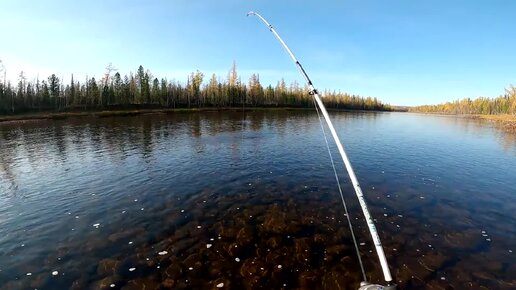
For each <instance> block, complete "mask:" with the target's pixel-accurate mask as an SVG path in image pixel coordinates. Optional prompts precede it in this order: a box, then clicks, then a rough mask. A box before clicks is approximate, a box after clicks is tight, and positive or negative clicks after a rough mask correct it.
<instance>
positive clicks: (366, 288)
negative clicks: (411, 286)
mask: <svg viewBox="0 0 516 290" xmlns="http://www.w3.org/2000/svg"><path fill="white" fill-rule="evenodd" d="M247 16H256V17H258V18H259V19H260V20H261V21H262V22H263V23H264V24H265V25H266V26H267V28H268V29H269V30H270V31H271V32H272V34H274V36H275V37H276V39H277V40H278V41H279V42H280V43H281V45H282V46H283V48H285V50H286V51H287V53H288V54H289V55H290V58H292V61H294V63H295V65H296V67H297V68H298V70H299V72H300V73H301V75H302V76H303V77H304V79H305V81H306V83H307V84H308V88H309V91H308V93H309V94H310V95H312V96H313V97H314V99H315V102H316V103H317V106H318V107H319V109H320V110H321V113H322V115H323V116H324V120H325V121H326V124H327V125H328V127H329V129H330V132H331V135H332V137H333V140H334V141H335V144H336V145H337V148H338V150H339V153H340V156H341V157H342V161H344V165H345V167H346V170H347V172H348V175H349V178H350V180H351V183H352V184H353V188H354V189H355V193H356V196H357V198H358V202H359V203H360V207H361V208H362V212H363V214H364V218H365V220H366V222H367V227H368V228H369V233H370V234H371V237H372V239H373V242H374V246H375V248H376V253H377V255H378V259H379V260H380V265H381V267H382V271H383V276H384V279H385V282H387V285H386V286H381V285H373V284H369V283H368V282H367V281H363V282H362V283H360V288H359V290H375V289H385V290H394V289H396V284H394V282H393V281H392V276H391V271H390V270H389V265H388V264H387V258H386V257H385V253H384V251H383V247H382V242H381V241H380V236H378V231H377V230H376V226H375V224H374V221H373V218H372V217H371V214H370V213H369V209H368V207H367V204H366V201H365V198H364V194H363V193H362V189H361V188H360V184H359V183H358V179H357V177H356V175H355V171H354V170H353V167H352V166H351V162H350V161H349V158H348V156H347V154H346V152H345V151H344V147H343V146H342V143H341V142H340V139H339V137H338V135H337V132H336V131H335V128H334V127H333V123H332V122H331V120H330V116H329V115H328V111H326V107H325V106H324V104H323V102H322V101H321V98H320V97H319V92H318V91H317V89H316V88H315V87H314V85H313V83H312V80H310V77H308V74H307V73H306V71H305V69H304V68H303V66H302V65H301V63H300V62H299V61H298V60H297V58H296V57H295V56H294V54H293V53H292V51H291V50H290V48H289V47H288V46H287V44H286V43H285V41H283V39H282V38H281V37H280V36H279V34H278V33H277V32H276V30H275V29H274V27H272V25H271V24H270V23H269V22H268V21H267V20H265V18H263V17H262V16H261V15H260V14H258V13H256V12H254V11H250V12H249V13H247ZM316 109H317V107H316ZM343 201H344V200H343ZM359 259H360V257H359ZM364 279H365V275H364Z"/></svg>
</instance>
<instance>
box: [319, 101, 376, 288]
mask: <svg viewBox="0 0 516 290" xmlns="http://www.w3.org/2000/svg"><path fill="white" fill-rule="evenodd" d="M314 105H315V111H316V112H317V117H318V118H319V123H320V124H321V129H322V132H323V136H324V141H325V142H326V148H327V149H328V155H330V160H331V166H332V167H333V173H334V174H335V180H336V181H337V186H338V188H339V193H340V198H341V200H342V205H343V206H344V214H345V216H346V219H347V220H348V225H349V230H350V231H351V237H352V238H353V244H354V245H355V251H356V252H357V257H358V263H359V264H360V270H361V271H362V278H364V281H367V277H366V273H365V270H364V264H363V263H362V257H361V256H360V250H359V248H358V243H357V239H356V237H355V231H354V230H353V225H352V224H351V217H350V216H349V212H348V207H347V206H346V201H345V200H344V194H343V193H342V188H341V186H340V180H339V176H338V174H337V169H336V168H335V162H334V161H333V155H332V154H331V150H330V144H329V143H328V137H326V130H324V124H323V122H322V119H321V115H320V114H319V109H318V108H317V104H316V103H315V100H314Z"/></svg>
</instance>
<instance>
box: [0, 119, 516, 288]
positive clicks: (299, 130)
mask: <svg viewBox="0 0 516 290" xmlns="http://www.w3.org/2000/svg"><path fill="white" fill-rule="evenodd" d="M331 115H332V118H333V120H334V123H335V126H336V128H337V132H338V134H339V135H340V137H341V140H342V141H343V143H344V146H345V148H346V150H347V153H348V155H349V157H350V159H351V162H352V164H353V166H354V169H355V171H356V174H357V176H358V179H359V181H360V183H361V186H362V189H363V191H364V193H365V195H366V200H367V201H368V203H369V206H370V210H371V213H372V216H373V217H374V218H375V220H376V222H377V224H376V226H377V228H378V232H379V234H380V237H381V239H382V242H383V245H384V249H385V253H386V255H387V259H388V261H389V264H390V267H391V270H392V273H393V276H394V277H395V279H396V281H398V283H399V285H401V286H402V289H516V218H515V217H516V214H515V213H516V137H515V135H514V134H512V135H511V134H509V133H504V132H503V131H501V130H499V129H498V128H496V127H493V125H492V124H490V123H482V122H479V121H474V120H468V119H460V118H453V117H442V116H425V115H417V114H408V113H344V112H339V113H332V114H331ZM327 133H328V131H327ZM328 137H329V138H330V136H328ZM330 141H331V140H330ZM330 149H331V152H332V153H333V154H334V157H335V159H336V166H337V170H338V174H339V177H340V180H341V184H342V188H343V192H344V197H345V200H346V201H347V205H348V208H349V215H350V217H351V220H352V222H353V225H354V228H355V231H356V235H357V239H358V243H359V250H360V252H361V255H362V259H363V261H364V264H365V270H366V274H367V278H368V279H369V280H370V281H373V282H382V278H383V277H382V272H381V269H380V267H379V263H378V260H377V257H376V256H375V254H374V245H373V244H372V241H371V238H370V236H369V234H368V232H367V228H366V225H365V222H364V220H363V215H362V213H361V211H360V207H359V206H358V202H357V199H356V197H355V195H354V192H353V188H352V187H351V185H350V182H349V179H348V177H347V175H346V172H345V170H344V168H343V164H342V161H341V160H340V158H339V157H338V155H337V154H338V153H337V151H336V147H335V146H334V144H333V142H331V143H330ZM361 277H362V276H361V273H360V268H359V264H358V260H357V255H356V253H355V250H354V247H353V242H352V239H351V235H350V231H349V228H348V225H347V221H346V217H345V215H344V211H343V206H342V203H341V199H340V196H339V194H338V188H337V185H336V181H335V177H334V174H333V170H332V167H331V163H330V159H329V156H328V151H327V149H326V144H325V142H324V137H323V134H322V131H321V127H320V123H319V119H318V117H317V114H316V113H315V112H310V111H281V110H278V111H273V110H271V111H257V112H247V113H245V114H243V113H242V112H205V113H177V114H170V115H158V114H154V115H142V116H133V117H108V118H77V119H68V120H52V121H30V122H21V123H20V122H18V123H3V124H0V289H35V288H37V289H121V288H123V289H167V288H176V289H357V288H358V287H357V285H358V283H359V282H360V281H361V280H362V278H361ZM339 287H340V288H339Z"/></svg>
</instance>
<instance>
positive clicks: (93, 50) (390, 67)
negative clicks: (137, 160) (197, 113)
mask: <svg viewBox="0 0 516 290" xmlns="http://www.w3.org/2000/svg"><path fill="white" fill-rule="evenodd" d="M249 10H255V11H257V12H259V13H261V14H262V15H263V16H264V17H266V18H267V19H268V20H269V21H270V22H271V23H272V24H273V25H274V26H275V27H276V29H277V30H278V32H279V33H280V35H282V36H283V38H284V39H285V41H286V42H287V43H288V44H289V46H290V47H291V48H292V50H293V51H294V53H295V54H296V55H297V56H298V58H299V59H300V61H301V63H302V64H303V65H304V66H305V68H306V69H307V71H308V73H309V75H310V76H311V77H312V79H313V81H314V84H315V85H316V87H318V88H319V89H324V88H328V89H332V90H337V91H338V90H340V91H342V92H349V93H353V94H359V95H364V96H368V95H369V96H374V97H378V98H380V99H381V100H383V101H385V102H388V103H391V104H398V105H416V104H427V103H439V102H443V101H447V100H453V99H457V98H463V97H477V96H486V97H496V96H498V95H500V94H502V93H503V91H504V88H505V87H507V86H509V85H510V84H515V85H516V16H515V15H514V13H515V11H516V1H513V0H507V1H501V0H490V1H487V0H485V1H484V0H475V1H471V0H469V1H464V0H456V1H450V0H435V1H414V0H410V1H396V0H392V1H368V0H353V1H345V0H339V1H337V0H335V1H302V0H281V1H278V0H274V1H273V0H246V1H243V0H217V1H212V0H174V1H164V0H162V1H143V0H142V1H134V0H129V1H128V0H124V1H122V0H117V1H108V0H102V1H69V0H68V1H64V0H47V1H34V0H30V1H29V0H2V1H1V3H0V27H1V28H2V29H1V38H0V59H1V60H3V62H4V64H5V66H6V68H7V71H8V78H9V79H11V80H13V81H16V79H17V75H18V74H19V72H20V71H21V70H24V71H25V72H26V74H27V75H28V77H29V79H33V78H35V77H36V76H37V75H38V74H39V77H40V78H46V77H47V76H48V75H49V74H51V73H56V74H57V75H58V76H62V77H63V78H64V79H65V80H68V79H69V78H70V75H71V73H74V74H75V76H76V78H84V77H85V76H86V75H89V76H96V77H99V76H101V75H102V74H103V72H104V68H105V67H106V65H107V64H108V63H109V62H112V63H113V64H114V66H115V67H116V68H118V69H119V71H120V72H121V73H122V75H123V74H126V73H129V71H133V72H134V71H136V69H137V67H138V66H139V65H140V64H142V65H143V66H144V68H146V69H149V70H150V71H151V72H152V73H153V74H154V76H157V77H160V78H161V77H167V78H168V79H176V80H178V81H184V80H186V75H187V74H188V73H189V72H192V71H195V70H196V69H199V70H201V71H202V72H204V73H205V75H206V76H207V77H209V76H210V75H211V74H212V73H216V74H218V75H220V76H221V77H225V76H226V74H227V72H228V71H229V69H230V67H231V65H232V63H233V61H236V63H237V68H238V71H239V73H240V75H241V76H242V80H243V81H246V82H247V80H248V78H249V76H250V74H251V73H254V72H255V73H259V74H260V77H261V81H262V84H269V83H272V84H273V85H275V84H276V82H277V80H279V79H280V78H282V77H283V78H285V80H286V81H287V82H290V81H293V80H297V81H299V82H300V83H301V82H302V78H301V77H300V76H299V74H298V72H297V70H296V69H295V67H294V66H293V64H292V63H291V61H290V59H289V58H288V56H287V54H286V53H285V52H284V51H283V49H282V48H281V47H280V45H279V43H277V41H276V40H275V39H274V38H273V36H272V34H271V33H270V32H269V31H268V30H267V29H266V28H265V27H264V26H263V25H262V23H260V22H258V19H257V18H251V17H246V16H245V15H246V12H247V11H249Z"/></svg>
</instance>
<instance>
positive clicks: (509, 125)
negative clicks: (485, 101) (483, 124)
mask: <svg viewBox="0 0 516 290" xmlns="http://www.w3.org/2000/svg"><path fill="white" fill-rule="evenodd" d="M467 117H469V118H472V119H478V120H485V121H489V122H494V123H496V124H497V125H499V126H501V127H502V128H503V129H504V130H506V131H509V132H513V133H516V115H467Z"/></svg>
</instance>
